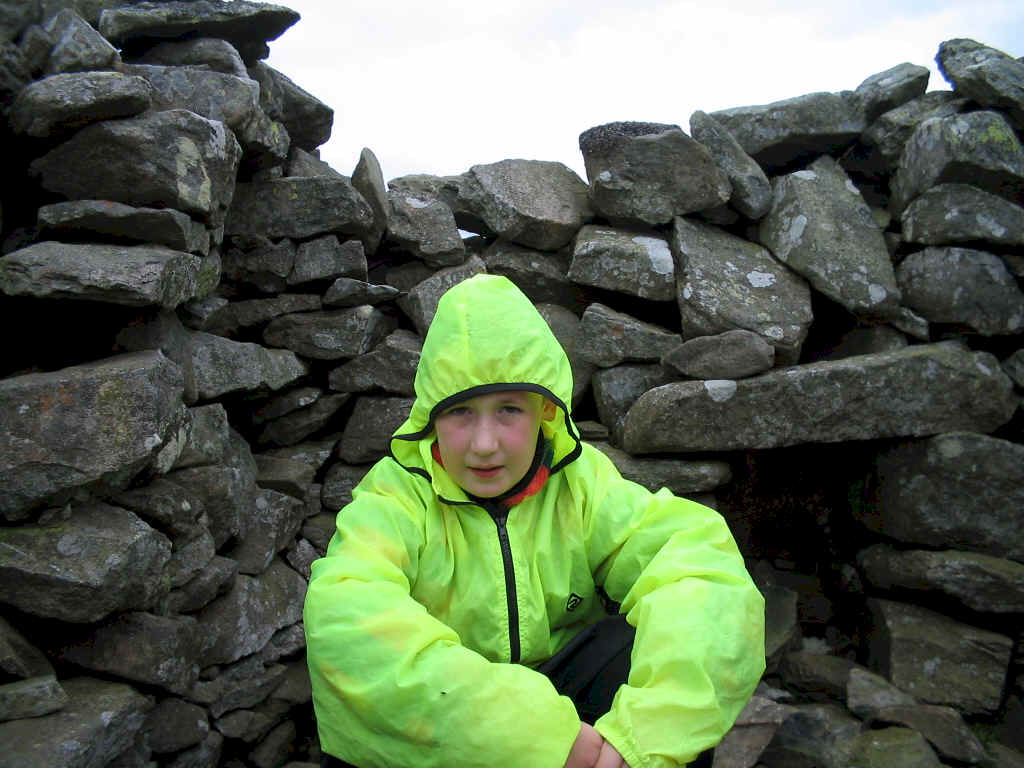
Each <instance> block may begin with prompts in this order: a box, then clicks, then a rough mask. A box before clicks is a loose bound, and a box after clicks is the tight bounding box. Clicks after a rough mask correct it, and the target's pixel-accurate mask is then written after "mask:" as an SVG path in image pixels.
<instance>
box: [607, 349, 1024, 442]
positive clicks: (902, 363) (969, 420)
mask: <svg viewBox="0 0 1024 768" xmlns="http://www.w3.org/2000/svg"><path fill="white" fill-rule="evenodd" d="M1015 408H1016V403H1015V399H1014V396H1013V392H1012V384H1011V383H1010V381H1009V379H1008V378H1007V377H1006V376H1005V374H1003V373H1002V371H1001V370H1000V369H999V366H998V363H997V362H996V361H995V359H994V358H993V357H992V356H991V355H989V354H987V353H974V352H970V351H967V350H965V349H963V348H961V347H959V346H957V345H954V344H927V345H917V346H912V347H907V348H906V349H904V350H899V351H896V352H885V353H880V354H875V355H862V356H860V357H855V358H846V359H845V360H835V361H827V362H822V363H811V364H808V365H800V366H794V367H791V368H788V369H786V370H775V371H771V372H769V373H765V374H762V375H761V376H755V377H753V378H749V379H740V380H739V381H732V380H717V381H687V382H678V383H671V384H665V385H663V386H661V387H658V388H656V389H653V390H651V391H650V392H648V393H647V394H645V395H643V396H641V397H640V399H639V400H637V402H636V403H635V404H634V405H633V407H632V408H631V409H630V411H629V413H628V414H627V415H626V423H625V427H624V436H623V448H624V449H625V450H627V451H628V452H630V453H659V452H667V451H679V452H693V451H724V450H751V449H760V448H775V447H779V446H784V445H795V444H798V443H806V442H841V441H844V440H870V439H876V438H883V437H896V436H904V435H905V436H911V435H927V434H936V433H940V432H949V431H952V430H957V429H972V430H977V431H979V432H987V431H991V430H994V429H996V428H997V427H999V426H1001V425H1002V424H1005V423H1006V422H1007V421H1009V419H1010V418H1011V417H1012V415H1013V412H1014V410H1015Z"/></svg>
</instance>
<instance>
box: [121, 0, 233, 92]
mask: <svg viewBox="0 0 1024 768" xmlns="http://www.w3.org/2000/svg"><path fill="white" fill-rule="evenodd" d="M104 2H105V0H104ZM126 61H130V62H131V63H132V64H159V65H163V66H167V67H188V66H206V67H209V68H210V69H211V70H213V71H214V72H222V73H224V74H225V75H234V76H235V77H248V76H249V73H248V72H247V71H246V69H245V64H243V63H242V57H241V56H239V55H238V50H237V49H236V48H235V47H234V46H233V45H232V44H231V43H229V42H228V41H227V40H221V39H219V38H216V37H194V38H191V39H185V40H170V41H168V42H165V43H157V44H156V45H154V46H152V47H150V48H147V49H146V50H144V51H141V52H140V53H139V54H138V55H135V56H132V57H130V58H127V59H126Z"/></svg>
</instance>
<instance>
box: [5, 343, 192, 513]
mask: <svg viewBox="0 0 1024 768" xmlns="http://www.w3.org/2000/svg"><path fill="white" fill-rule="evenodd" d="M114 395H116V396H114ZM181 396H182V375H181V370H180V369H179V368H178V366H176V365H174V363H172V362H171V361H169V360H168V359H167V358H165V357H164V356H163V355H161V354H160V353H159V352H140V353H137V354H126V355H118V356H115V357H111V358H107V359H106V360H98V361H96V362H93V363H87V364H85V365H79V366H73V367H70V368H65V369H63V370H60V371H53V372H50V373H32V374H26V375H23V376H13V377H8V378H7V379H3V380H0V413H2V414H4V416H3V421H2V424H3V428H2V429H0V475H3V476H4V477H5V478H6V480H5V492H4V494H3V495H2V496H0V514H4V515H16V514H19V513H21V512H23V511H25V510H27V509H30V508H32V507H33V506H35V505H37V504H39V503H42V502H43V501H44V500H46V499H47V498H49V497H51V496H53V495H54V494H60V493H65V492H70V491H72V490H73V489H75V488H79V487H82V486H86V485H89V484H92V483H96V482H98V481H99V482H101V483H106V484H107V485H108V486H110V487H114V488H118V487H124V486H125V485H127V484H128V481H129V480H130V479H131V477H132V476H134V474H135V473H136V472H138V471H140V470H141V469H143V468H144V467H145V466H146V465H147V464H148V463H149V462H150V461H151V460H152V459H153V457H154V454H155V452H156V451H157V449H159V447H160V446H161V445H162V444H163V443H164V442H165V441H166V440H167V439H168V437H169V435H170V434H171V433H172V432H174V431H175V430H176V429H177V427H178V425H179V424H180V422H181V421H182V419H183V412H182V410H181ZM14 519H17V518H14Z"/></svg>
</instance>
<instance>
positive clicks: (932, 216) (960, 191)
mask: <svg viewBox="0 0 1024 768" xmlns="http://www.w3.org/2000/svg"><path fill="white" fill-rule="evenodd" d="M900 223H901V224H902V232H903V239H904V240H906V241H908V242H911V243H923V244H925V245H953V244H956V243H970V242H977V243H988V244H991V245H994V246H1009V247H1020V246H1024V207H1021V206H1020V205H1016V204H1014V203H1011V202H1010V201H1009V200H1005V199H1003V198H1001V197H998V196H996V195H993V194H991V193H989V192H985V191H984V190H981V189H978V188H977V187H972V186H970V185H969V184H940V185H939V186H937V187H932V188H931V189H929V190H927V191H926V192H925V193H924V194H922V195H921V196H920V197H918V198H917V199H916V200H914V202H912V203H911V204H910V205H908V206H907V207H906V209H905V210H904V211H903V214H902V216H901V221H900Z"/></svg>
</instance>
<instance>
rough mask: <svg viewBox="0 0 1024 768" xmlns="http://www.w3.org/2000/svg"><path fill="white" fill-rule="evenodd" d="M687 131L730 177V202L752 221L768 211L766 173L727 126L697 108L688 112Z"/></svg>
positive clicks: (770, 193)
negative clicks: (688, 129) (688, 124)
mask: <svg viewBox="0 0 1024 768" xmlns="http://www.w3.org/2000/svg"><path fill="white" fill-rule="evenodd" d="M690 133H691V134H692V135H693V138H695V139H696V140H697V141H699V142H700V143H701V144H703V145H704V147H705V148H707V150H708V152H710V153H711V157H712V158H713V159H714V161H715V164H716V165H718V167H719V168H721V169H722V170H723V171H724V172H725V175H726V176H728V177H729V183H730V184H731V185H732V194H731V195H730V196H729V205H730V206H731V207H733V208H735V209H736V210H737V211H739V212H740V213H742V214H743V215H744V216H746V217H747V218H748V219H753V220H755V221H756V220H758V219H760V218H761V217H762V216H764V215H765V214H766V213H768V209H769V208H770V207H771V204H772V187H771V184H770V183H769V182H768V177H767V176H765V173H764V171H763V170H761V166H759V165H758V164H757V163H756V162H755V161H754V159H753V158H752V157H751V156H750V155H748V154H747V153H746V152H745V151H744V150H743V147H741V146H740V144H739V142H738V141H736V139H735V138H734V137H733V135H732V134H731V133H729V131H728V129H726V127H725V126H723V125H722V124H721V123H719V122H718V121H717V120H716V119H715V118H713V117H711V115H709V114H707V113H706V112H701V111H700V110H698V111H696V112H694V113H693V114H692V115H690Z"/></svg>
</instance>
